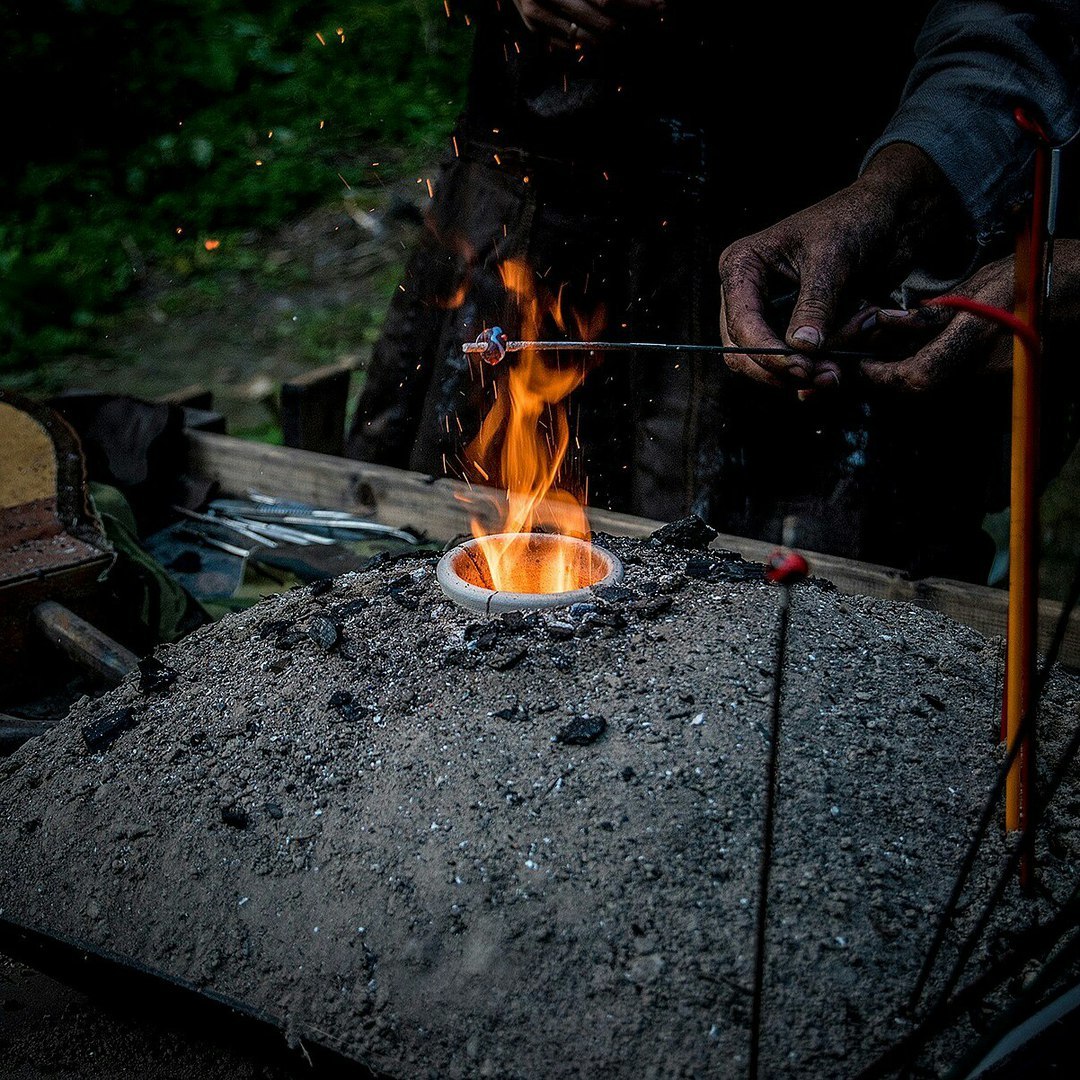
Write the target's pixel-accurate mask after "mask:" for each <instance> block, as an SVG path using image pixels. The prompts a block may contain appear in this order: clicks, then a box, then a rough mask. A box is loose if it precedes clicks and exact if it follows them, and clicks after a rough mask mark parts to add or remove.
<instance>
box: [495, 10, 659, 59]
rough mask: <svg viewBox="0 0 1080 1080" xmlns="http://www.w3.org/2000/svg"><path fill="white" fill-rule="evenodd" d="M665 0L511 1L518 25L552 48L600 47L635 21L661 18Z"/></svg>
mask: <svg viewBox="0 0 1080 1080" xmlns="http://www.w3.org/2000/svg"><path fill="white" fill-rule="evenodd" d="M664 4H665V0H514V6H515V7H516V8H517V9H518V13H519V14H520V15H521V21H522V22H523V23H524V24H525V25H526V27H528V29H530V30H532V31H533V32H534V33H536V34H540V35H542V36H543V37H545V38H547V39H548V40H549V41H550V42H551V43H552V44H553V45H559V46H561V47H563V48H579V47H581V46H582V45H597V44H601V43H602V42H603V40H604V39H605V38H607V37H608V36H610V35H611V34H613V33H615V32H616V31H619V30H624V29H629V28H631V27H632V26H633V25H634V24H635V22H636V21H638V20H641V19H642V18H644V17H648V16H658V15H661V14H663V11H664Z"/></svg>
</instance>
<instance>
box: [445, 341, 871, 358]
mask: <svg viewBox="0 0 1080 1080" xmlns="http://www.w3.org/2000/svg"><path fill="white" fill-rule="evenodd" d="M491 348H492V346H491V344H490V343H489V342H485V341H466V342H464V343H463V344H462V346H461V351H462V352H463V353H465V354H467V355H468V354H471V353H477V354H487V353H489V352H490V351H491ZM525 349H535V350H537V351H539V352H553V351H565V352H642V351H645V352H689V353H694V352H696V353H712V354H714V355H719V356H722V355H726V354H729V353H731V354H744V355H757V356H799V355H804V354H807V350H806V349H790V348H788V347H787V346H784V347H783V348H779V347H777V348H757V347H755V348H750V347H749V346H743V345H688V344H684V343H681V342H667V341H508V342H506V352H508V353H512V352H522V351H523V350H525ZM813 355H814V356H815V357H837V356H838V357H850V358H853V359H859V360H866V359H867V358H868V357H870V356H871V353H870V352H869V351H867V350H858V349H833V350H830V351H827V352H825V351H821V352H814V353H813Z"/></svg>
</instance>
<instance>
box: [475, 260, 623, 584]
mask: <svg viewBox="0 0 1080 1080" xmlns="http://www.w3.org/2000/svg"><path fill="white" fill-rule="evenodd" d="M499 273H500V275H501V277H502V281H503V284H504V285H505V287H506V289H507V291H508V292H509V293H510V295H511V296H512V297H513V298H514V301H515V304H516V307H517V315H518V322H517V325H518V327H519V328H520V329H519V333H520V337H521V339H522V340H525V341H528V340H535V339H537V338H539V337H541V328H542V326H543V325H544V323H545V321H546V320H550V321H551V322H553V323H554V325H555V326H556V327H557V328H558V329H559V330H565V329H566V320H565V317H564V315H563V310H562V290H561V289H560V290H559V293H558V295H556V296H551V295H550V294H548V293H547V292H546V290H541V289H538V288H537V287H536V284H535V280H534V274H533V272H532V271H531V270H530V269H529V268H528V267H527V266H526V265H525V264H524V263H522V262H519V261H517V260H509V261H507V262H504V263H503V264H502V265H501V266H500V267H499ZM574 323H575V327H576V329H577V332H578V333H580V334H581V336H582V337H583V338H585V339H588V338H592V337H595V336H596V334H597V333H598V332H599V329H600V327H601V326H602V323H603V312H597V314H596V315H595V316H594V318H593V319H592V320H590V321H587V322H586V321H583V320H580V319H578V318H576V317H574ZM585 373H586V369H585V366H584V365H583V364H582V363H581V362H580V360H577V361H575V362H574V363H572V364H559V363H558V362H557V361H555V362H551V361H549V359H548V358H547V357H546V356H544V355H542V354H540V353H538V352H536V351H535V350H531V349H529V350H522V351H521V352H520V353H518V354H516V357H515V358H514V359H513V361H512V362H510V361H508V362H506V363H504V364H503V365H502V366H501V367H500V368H499V370H498V372H497V375H496V377H497V380H498V381H497V383H496V386H495V401H494V404H493V405H492V407H491V409H490V411H489V412H488V413H487V415H486V416H485V417H484V419H483V422H482V423H481V425H480V431H479V433H478V434H477V436H476V438H475V439H474V440H473V441H472V443H470V445H469V446H468V448H467V449H466V451H465V459H466V461H467V462H469V463H470V465H471V466H472V468H473V469H475V471H476V475H478V476H479V477H481V478H482V479H483V480H484V481H485V482H488V481H489V480H490V482H492V483H496V484H498V485H500V486H501V487H502V488H503V489H505V491H506V508H505V511H504V514H503V520H502V522H501V525H500V527H499V529H498V532H499V533H500V534H506V535H507V536H509V537H510V538H509V539H498V538H495V537H492V536H490V535H488V534H489V530H488V529H486V528H485V527H484V525H483V524H482V523H481V522H480V521H479V520H478V519H477V518H474V519H473V522H472V531H473V535H474V536H475V537H477V538H481V537H486V540H485V541H484V542H483V543H482V544H481V545H480V546H481V547H482V549H483V552H484V555H485V557H486V558H487V563H488V566H487V569H488V576H489V577H490V579H491V581H492V584H493V587H494V588H495V589H496V590H499V591H503V590H505V591H509V592H533V593H548V592H568V591H570V590H573V589H579V588H582V587H583V586H585V585H589V584H591V583H592V582H591V580H589V579H588V577H589V571H588V568H587V566H586V565H584V564H583V560H582V556H581V552H580V548H577V549H575V548H574V547H573V546H572V545H569V544H567V545H564V546H562V547H559V548H557V550H556V552H555V554H554V555H553V556H551V557H549V558H547V559H546V560H545V561H544V562H543V563H542V564H539V565H538V564H537V561H536V560H535V559H530V558H526V557H525V556H526V553H527V549H528V544H527V543H526V544H523V543H521V542H518V543H515V542H514V540H513V536H514V535H516V534H519V533H528V532H532V531H534V530H536V529H542V530H544V531H549V532H555V533H559V534H562V535H564V536H573V537H577V538H578V539H581V540H588V539H589V537H590V531H589V522H588V518H587V516H586V514H585V506H584V503H583V501H582V500H581V499H579V498H578V496H577V494H576V493H575V492H574V491H572V490H571V489H570V483H569V481H568V480H567V478H565V477H564V476H563V472H564V470H563V466H564V463H565V461H566V454H567V450H568V448H569V445H570V424H569V421H568V419H567V413H566V398H567V397H568V395H569V394H570V393H571V392H572V391H573V390H575V389H576V388H577V387H578V386H580V385H581V382H582V380H583V379H584V378H585ZM585 562H587V560H585ZM583 579H584V580H583Z"/></svg>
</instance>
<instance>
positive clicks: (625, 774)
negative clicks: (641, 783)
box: [619, 765, 637, 784]
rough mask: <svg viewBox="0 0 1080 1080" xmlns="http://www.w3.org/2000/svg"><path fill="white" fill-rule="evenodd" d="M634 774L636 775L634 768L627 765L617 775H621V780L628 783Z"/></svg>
mask: <svg viewBox="0 0 1080 1080" xmlns="http://www.w3.org/2000/svg"><path fill="white" fill-rule="evenodd" d="M636 775H637V773H635V772H634V770H633V769H631V768H630V766H629V765H627V766H626V768H625V769H623V771H622V772H621V773H619V776H621V777H622V780H623V782H624V783H626V784H629V783H630V781H631V780H633V779H634V777H635V776H636Z"/></svg>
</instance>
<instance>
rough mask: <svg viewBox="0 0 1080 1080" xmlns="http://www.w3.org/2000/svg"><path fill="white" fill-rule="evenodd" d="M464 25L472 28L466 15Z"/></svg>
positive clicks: (470, 20)
mask: <svg viewBox="0 0 1080 1080" xmlns="http://www.w3.org/2000/svg"><path fill="white" fill-rule="evenodd" d="M465 25H466V26H472V19H470V18H469V16H468V15H466V16H465Z"/></svg>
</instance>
